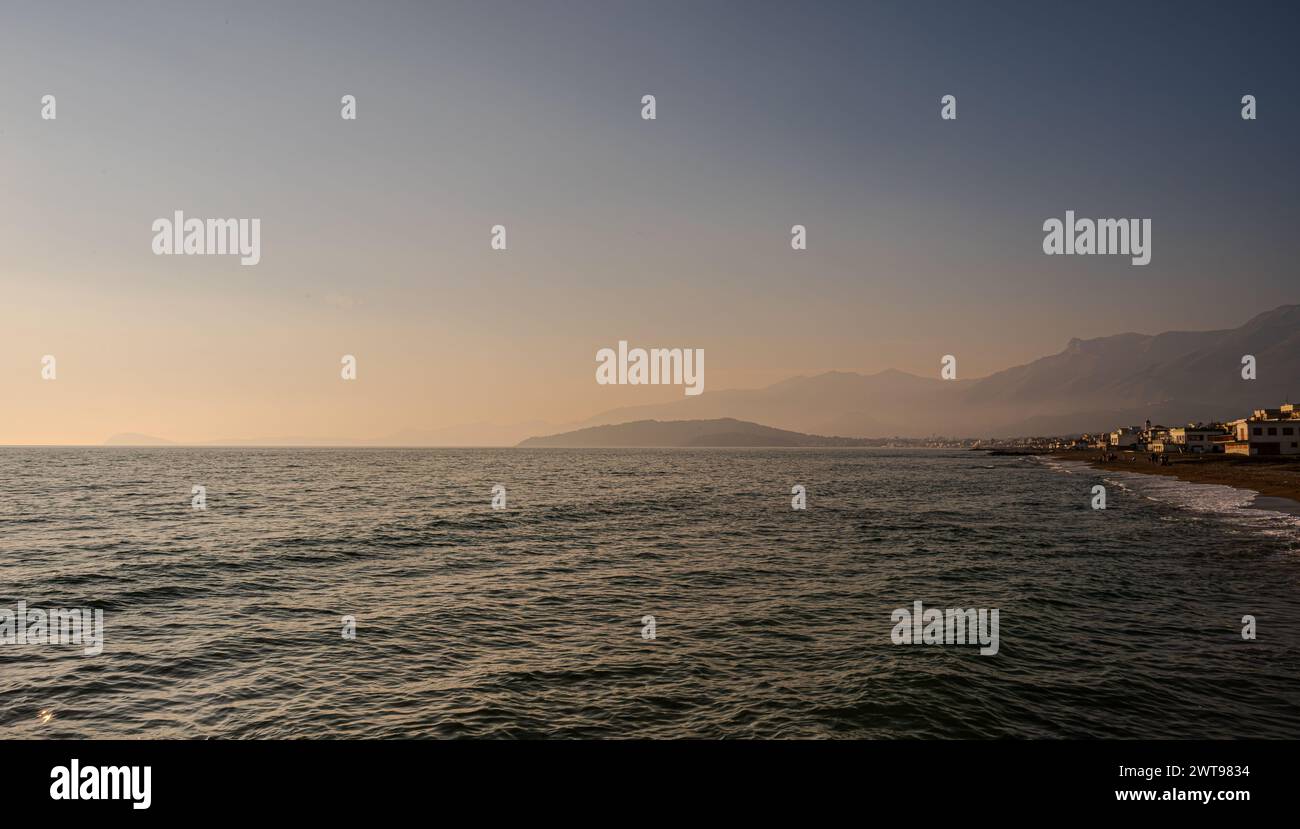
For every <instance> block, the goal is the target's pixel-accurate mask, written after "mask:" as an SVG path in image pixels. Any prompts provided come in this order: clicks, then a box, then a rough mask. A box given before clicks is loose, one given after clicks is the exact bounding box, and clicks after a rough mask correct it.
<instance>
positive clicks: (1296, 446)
mask: <svg viewBox="0 0 1300 829" xmlns="http://www.w3.org/2000/svg"><path fill="white" fill-rule="evenodd" d="M1243 431H1244V432H1245V433H1246V434H1245V440H1246V441H1247V444H1248V448H1247V451H1246V452H1245V453H1244V454H1250V455H1300V411H1298V410H1297V409H1296V407H1295V405H1294V404H1292V403H1283V404H1282V405H1281V406H1280V407H1278V408H1276V409H1256V410H1255V411H1254V413H1253V414H1252V415H1251V416H1250V417H1249V418H1248V419H1246V420H1245V421H1244V422H1242V425H1241V426H1239V427H1238V428H1237V438H1238V442H1239V441H1240V440H1241V438H1242V432H1243ZM1237 451H1238V452H1240V449H1238V450H1237Z"/></svg>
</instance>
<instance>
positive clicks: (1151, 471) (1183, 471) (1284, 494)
mask: <svg viewBox="0 0 1300 829" xmlns="http://www.w3.org/2000/svg"><path fill="white" fill-rule="evenodd" d="M1053 457H1057V458H1062V459H1066V460H1074V461H1087V462H1088V463H1090V464H1091V465H1092V466H1094V467H1095V468H1097V469H1108V470H1115V471H1122V472H1141V473H1143V474H1148V475H1168V476H1170V477H1173V478H1178V479H1179V480H1182V481H1189V482H1192V483H1198V484H1221V485H1223V486H1230V487H1235V488H1237V489H1249V490H1253V491H1254V492H1258V493H1259V497H1258V498H1256V499H1255V502H1254V503H1252V504H1251V506H1253V507H1259V508H1261V509H1270V510H1276V511H1278V512H1289V513H1292V514H1295V515H1300V457H1295V458H1260V457H1246V456H1244V455H1183V456H1170V457H1169V464H1168V465H1167V466H1163V465H1160V464H1155V463H1152V462H1151V459H1150V456H1149V455H1147V454H1145V453H1142V452H1137V453H1135V452H1119V453H1117V454H1116V459H1115V460H1114V461H1102V460H1100V459H1099V458H1100V451H1099V450H1088V451H1064V452H1055V453H1053Z"/></svg>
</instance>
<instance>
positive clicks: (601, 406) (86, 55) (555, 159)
mask: <svg viewBox="0 0 1300 829" xmlns="http://www.w3.org/2000/svg"><path fill="white" fill-rule="evenodd" d="M1138 5H1139V4H1132V3H1090V4H1087V6H1086V7H1084V6H1075V5H1070V6H1066V5H1065V4H1041V3H1023V4H1021V3H996V4H984V3H978V4H977V3H965V2H962V3H955V2H954V3H918V2H899V3H880V4H876V3H865V2H864V3H844V4H840V3H811V4H796V3H760V2H737V3H731V2H699V1H698V0H697V1H696V2H681V3H676V2H674V3H665V2H655V3H619V2H612V0H605V2H564V1H562V0H554V1H553V2H522V1H521V2H513V3H494V2H484V0H475V2H467V3H429V4H426V3H391V2H389V3H382V2H376V3H349V4H337V3H324V2H311V3H288V2H275V3H233V2H227V3H222V4H199V3H192V2H179V3H162V2H158V3H152V2H151V3H144V2H129V3H112V4H109V3H100V2H87V3H65V2H46V3H24V4H14V5H7V6H6V9H5V11H4V22H3V26H0V180H3V182H4V198H3V199H2V200H0V299H2V300H3V301H2V302H0V403H2V404H3V405H0V444H23V443H98V442H100V441H102V440H104V439H105V438H106V437H108V436H109V435H112V434H114V433H118V432H140V433H146V434H151V435H157V436H161V437H164V438H168V439H172V440H178V441H204V440H210V439H218V438H248V437H268V436H284V435H293V436H307V437H316V438H328V437H340V438H358V439H366V438H378V437H382V436H384V435H387V434H391V433H395V432H399V431H402V430H426V429H436V428H440V427H447V426H453V425H456V424H463V423H473V422H479V421H485V422H494V423H512V422H519V421H529V420H544V421H548V422H550V423H555V424H564V423H569V422H573V421H577V420H581V419H584V418H586V417H588V416H590V415H593V414H595V413H597V412H600V411H603V410H605V409H609V408H614V407H617V406H624V405H634V404H640V403H653V402H665V401H669V400H675V399H680V398H681V396H682V394H681V390H680V388H673V387H647V386H639V387H609V386H598V385H596V383H595V380H594V370H595V353H596V351H597V349H599V348H601V347H605V346H613V345H614V344H615V343H616V342H617V341H618V340H619V339H626V340H629V341H631V342H632V344H633V345H643V346H647V347H649V346H666V347H667V346H676V347H692V348H703V349H705V352H706V355H707V358H706V394H707V390H717V389H722V388H738V387H740V388H746V387H757V386H762V385H766V384H769V383H772V382H776V381H779V380H782V379H786V378H788V377H790V376H792V375H795V374H810V373H817V372H821V371H826V370H830V369H837V370H843V371H861V372H874V371H878V370H881V369H884V368H890V367H894V368H900V369H903V370H906V371H912V372H915V373H918V374H926V375H936V374H937V372H938V369H939V358H940V356H941V355H943V354H949V353H950V354H954V355H956V356H957V357H958V361H959V363H958V364H959V370H960V374H961V376H962V377H976V376H981V375H984V374H988V373H990V372H993V371H997V370H999V369H1002V368H1006V367H1008V366H1010V365H1015V364H1018V363H1023V362H1027V361H1029V360H1031V359H1034V358H1037V357H1039V356H1042V355H1045V354H1049V353H1054V352H1056V351H1059V350H1060V349H1061V348H1062V347H1064V345H1065V343H1066V341H1067V340H1068V339H1069V338H1070V337H1073V336H1080V337H1095V336H1103V335H1108V334H1114V333H1120V332H1124V331H1134V330H1135V331H1142V332H1146V333H1156V332H1159V331H1163V330H1168V329H1179V328H1181V329H1203V328H1227V327H1235V326H1237V325H1240V324H1241V323H1242V322H1244V321H1245V320H1246V319H1248V318H1249V317H1251V316H1253V315H1254V314H1256V313H1258V312H1260V311H1263V310H1266V309H1269V308H1272V307H1275V306H1277V305H1280V304H1284V303H1293V302H1297V301H1300V288H1298V287H1297V282H1296V268H1295V265H1294V250H1293V249H1294V247H1295V245H1296V241H1295V240H1296V239H1297V238H1298V237H1300V234H1297V224H1298V223H1300V198H1297V192H1300V190H1298V187H1297V186H1298V185H1300V172H1298V171H1300V166H1298V165H1297V163H1296V160H1295V152H1296V135H1297V127H1298V126H1300V91H1298V90H1297V84H1296V79H1297V78H1300V66H1298V65H1297V64H1298V63H1300V59H1298V58H1297V52H1298V51H1300V50H1297V49H1296V48H1295V35H1296V32H1297V31H1298V28H1297V23H1300V13H1298V12H1296V11H1293V10H1292V9H1294V8H1295V7H1294V6H1293V5H1290V4H1279V5H1277V6H1270V5H1264V4H1256V3H1243V4H1223V3H1215V4H1210V3H1205V4H1193V3H1176V4H1174V3H1170V4H1146V3H1144V4H1140V6H1141V7H1140V8H1139V7H1137V6H1138ZM47 93H48V94H54V95H56V96H57V99H58V119H57V120H56V121H43V120H41V118H40V98H41V96H42V95H44V94H47ZM646 93H651V94H654V95H656V96H657V98H658V120H656V121H653V122H646V121H642V120H641V118H640V109H641V104H640V98H641V96H642V95H643V94H646ZM1247 93H1249V94H1253V95H1255V96H1256V97H1257V99H1258V102H1259V120H1257V121H1254V122H1247V121H1242V120H1241V119H1240V116H1239V112H1240V103H1239V101H1240V98H1241V96H1242V95H1243V94H1247ZM344 94H353V95H355V96H357V100H358V119H357V120H356V121H353V122H349V121H343V120H342V119H340V117H339V109H340V104H339V99H340V97H341V96H342V95H344ZM945 94H953V95H956V96H957V99H958V116H959V117H958V120H957V121H955V122H946V121H942V120H940V118H939V99H940V97H941V96H943V95H945ZM177 209H181V210H184V211H186V213H187V215H189V216H197V217H203V218H207V217H217V216H220V217H245V218H248V217H258V218H260V219H261V220H262V261H261V264H260V265H258V266H256V267H251V268H249V267H241V266H240V265H239V263H238V259H237V258H234V257H185V256H172V257H156V256H154V255H153V254H152V251H151V248H150V243H151V240H152V236H153V234H152V232H151V230H150V225H151V223H152V222H153V220H154V219H155V218H158V217H160V216H170V215H171V214H172V212H173V211H174V210H177ZM1066 209H1074V210H1075V211H1076V212H1077V213H1078V214H1079V215H1081V216H1092V217H1111V216H1115V217H1121V216H1122V217H1149V218H1151V220H1152V226H1153V227H1152V233H1153V256H1152V262H1151V264H1150V265H1148V266H1147V267H1145V268H1134V267H1131V266H1130V265H1129V264H1128V260H1127V258H1124V257H1051V258H1048V257H1046V256H1044V255H1043V254H1042V249H1041V243H1042V236H1043V234H1042V230H1041V226H1042V222H1043V220H1044V219H1045V218H1047V217H1050V216H1057V217H1060V216H1062V215H1063V214H1064V211H1065V210H1066ZM498 223H500V224H504V225H506V226H507V228H508V233H509V246H510V249H509V250H508V251H506V252H504V253H500V252H493V251H491V250H489V247H488V238H489V228H490V227H491V226H492V225H494V224H498ZM795 223H800V224H804V225H806V226H807V227H808V234H809V249H808V250H807V251H805V252H800V253H796V252H794V251H792V250H791V249H790V246H789V229H790V226H791V225H792V224H795ZM44 354H53V355H55V356H56V357H57V358H58V369H59V378H58V380H56V381H54V382H45V381H42V380H41V379H40V374H39V371H40V358H41V356H42V355H44ZM343 354H355V355H356V356H357V358H358V361H359V374H360V377H359V379H358V380H357V381H356V382H354V383H346V382H343V381H342V380H340V379H339V373H338V372H339V358H340V356H341V355H343Z"/></svg>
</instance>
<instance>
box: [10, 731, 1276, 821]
mask: <svg viewBox="0 0 1300 829" xmlns="http://www.w3.org/2000/svg"><path fill="white" fill-rule="evenodd" d="M3 745H4V748H5V749H7V751H6V752H5V754H6V756H7V757H8V759H9V762H8V763H7V764H6V765H7V766H8V773H7V774H6V778H7V782H6V785H5V786H4V794H5V798H4V799H5V802H6V805H8V806H21V807H25V808H27V809H30V810H35V811H38V812H40V813H43V814H48V815H50V816H53V817H90V816H92V815H93V816H112V817H115V818H118V819H127V820H132V819H140V820H148V819H154V818H158V817H161V816H166V817H169V818H174V817H180V816H189V815H194V816H202V817H217V816H244V815H248V816H253V815H271V816H293V817H298V818H301V817H310V816H315V815H321V816H330V817H335V818H340V817H344V816H348V815H358V816H359V815H366V816H374V815H384V814H387V813H389V812H391V813H392V814H394V815H399V814H402V813H403V812H405V811H409V810H411V809H415V808H420V809H427V808H428V807H429V806H430V805H433V804H437V805H440V806H444V807H460V808H471V809H474V810H476V812H474V813H477V812H478V811H482V812H484V813H488V814H491V815H492V816H494V817H499V816H501V815H502V814H510V813H513V812H515V811H518V812H519V813H520V814H527V815H530V816H535V815H538V814H540V813H546V814H548V815H555V814H564V813H569V814H579V813H590V812H592V811H593V810H595V809H597V808H599V809H600V811H601V812H602V813H606V814H611V813H609V812H607V811H606V807H607V806H608V807H615V808H621V809H629V808H630V809H631V811H632V814H631V815H630V816H631V817H635V818H641V819H644V818H648V817H652V816H655V814H656V813H657V812H661V813H663V814H664V815H665V816H672V817H681V816H682V814H683V813H682V811H681V810H682V809H684V808H686V809H689V810H690V813H692V814H693V815H696V816H698V815H699V814H700V813H701V812H705V813H707V812H714V811H716V812H729V813H732V814H733V815H734V813H736V812H744V811H749V810H754V811H758V810H767V809H769V808H772V807H776V806H783V805H784V806H788V807H793V808H797V809H801V810H804V811H805V812H806V813H807V814H808V816H812V815H814V814H816V813H819V812H823V811H824V812H826V813H827V814H828V816H829V815H830V814H832V813H834V812H835V811H836V810H842V809H844V808H845V807H846V805H848V804H850V803H851V804H854V806H853V808H855V809H871V808H873V807H880V806H888V805H889V804H907V806H908V808H922V809H923V811H924V812H925V813H926V814H927V815H929V814H949V813H952V814H957V813H963V812H966V813H969V812H971V811H972V810H977V811H983V809H984V808H985V807H990V806H996V807H997V809H998V814H999V815H1002V816H1006V815H1018V814H1025V815H1027V816H1028V815H1041V814H1042V807H1044V806H1047V807H1049V808H1052V809H1054V810H1064V811H1065V812H1066V813H1080V812H1082V813H1088V814H1091V813H1097V812H1105V813H1107V814H1115V815H1124V814H1126V813H1127V814H1132V813H1135V812H1137V813H1141V814H1142V815H1144V816H1154V815H1158V814H1160V813H1161V812H1165V813H1167V814H1171V815H1176V816H1179V817H1183V816H1186V815H1187V814H1188V813H1189V810H1192V809H1196V810H1200V813H1201V814H1205V815H1213V816H1215V817H1229V816H1235V815H1239V814H1241V811H1240V810H1242V809H1249V808H1250V807H1252V806H1254V805H1256V804H1261V805H1265V806H1271V807H1272V808H1273V809H1278V808H1280V807H1282V806H1284V805H1285V804H1286V803H1287V802H1288V800H1289V797H1288V795H1289V792H1287V791H1285V790H1284V787H1287V786H1293V784H1291V783H1290V781H1291V780H1292V778H1293V771H1294V769H1295V766H1296V763H1295V760H1294V756H1295V749H1296V744H1295V743H1294V742H1106V743H1102V742H639V741H627V742H432V741H430V742H422V741H400V742H341V741H340V742H324V741H313V742H308V741H297V742H295V741H287V742H226V741H205V742H183V741H172V742H168V741H157V742H145V741H138V742H131V741H106V742H14V741H11V742H7V743H4V744H3ZM474 813H471V814H474Z"/></svg>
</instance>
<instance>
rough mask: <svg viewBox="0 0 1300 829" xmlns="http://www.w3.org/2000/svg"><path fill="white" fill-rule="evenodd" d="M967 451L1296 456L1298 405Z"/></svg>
mask: <svg viewBox="0 0 1300 829" xmlns="http://www.w3.org/2000/svg"><path fill="white" fill-rule="evenodd" d="M968 445H969V446H970V448H972V449H990V450H995V451H997V450H1004V451H1015V452H1017V453H1031V452H1059V451H1066V450H1072V451H1088V450H1091V451H1094V452H1100V453H1102V454H1103V455H1104V456H1106V457H1107V458H1108V459H1114V457H1115V456H1116V454H1117V453H1120V452H1131V453H1141V454H1146V455H1149V456H1153V457H1154V460H1155V461H1156V462H1160V460H1161V459H1162V458H1166V459H1167V457H1168V456H1179V455H1211V454H1215V453H1219V454H1225V455H1245V456H1250V457H1270V456H1281V455H1300V406H1297V405H1296V404H1294V403H1283V404H1282V405H1281V406H1279V407H1277V408H1276V409H1267V408H1266V409H1255V410H1254V411H1253V412H1252V413H1251V414H1250V416H1249V417H1242V418H1238V419H1236V420H1230V421H1226V422H1212V423H1204V422H1201V423H1187V424H1185V425H1183V426H1163V425H1160V424H1152V423H1151V421H1150V420H1148V421H1147V422H1146V424H1145V425H1142V426H1119V427H1116V428H1115V429H1113V430H1111V431H1106V432H1096V433H1085V434H1081V435H1078V436H1067V437H1060V436H1055V437H1027V438H1013V439H1007V440H973V441H970V442H969V444H968Z"/></svg>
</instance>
